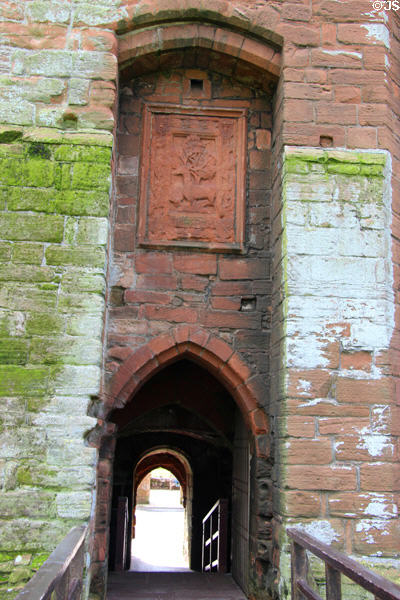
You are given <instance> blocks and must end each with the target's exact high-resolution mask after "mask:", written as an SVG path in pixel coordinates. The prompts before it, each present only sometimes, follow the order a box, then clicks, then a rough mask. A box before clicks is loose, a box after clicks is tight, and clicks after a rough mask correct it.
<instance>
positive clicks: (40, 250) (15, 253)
mask: <svg viewBox="0 0 400 600" xmlns="http://www.w3.org/2000/svg"><path fill="white" fill-rule="evenodd" d="M43 256H44V246H43V244H35V243H32V242H31V243H24V242H20V243H19V242H17V243H14V244H13V245H12V258H13V263H26V264H29V265H34V264H39V265H40V264H41V263H42V260H43Z"/></svg>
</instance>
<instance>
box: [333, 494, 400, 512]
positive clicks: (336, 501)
mask: <svg viewBox="0 0 400 600" xmlns="http://www.w3.org/2000/svg"><path fill="white" fill-rule="evenodd" d="M378 501H379V505H380V506H381V507H382V509H383V511H384V513H385V516H387V517H389V516H391V515H392V514H393V512H394V511H395V510H396V508H395V503H394V502H395V499H394V495H393V494H379V500H378ZM376 502H377V498H376V495H375V494H366V493H363V494H360V492H341V493H338V494H330V495H329V498H328V506H329V514H331V515H332V516H333V517H346V518H357V517H361V516H363V517H366V518H368V517H369V516H371V513H369V511H368V507H369V506H371V503H372V506H376ZM374 516H375V515H374Z"/></svg>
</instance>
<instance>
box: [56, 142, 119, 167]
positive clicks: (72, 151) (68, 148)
mask: <svg viewBox="0 0 400 600" xmlns="http://www.w3.org/2000/svg"><path fill="white" fill-rule="evenodd" d="M54 158H55V159H56V160H58V161H67V162H68V161H73V162H76V161H79V162H104V163H107V165H109V164H110V161H111V149H110V148H104V147H96V146H93V147H91V146H79V145H76V146H75V145H68V144H64V145H62V146H58V147H57V148H56V149H55V152H54Z"/></svg>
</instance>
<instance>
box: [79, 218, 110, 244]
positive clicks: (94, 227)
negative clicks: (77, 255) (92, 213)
mask: <svg viewBox="0 0 400 600" xmlns="http://www.w3.org/2000/svg"><path fill="white" fill-rule="evenodd" d="M107 236H108V220H107V219H100V218H90V217H88V218H81V219H79V224H78V232H77V234H76V243H77V244H84V245H85V244H94V245H96V246H97V245H99V246H101V245H105V244H106V243H107Z"/></svg>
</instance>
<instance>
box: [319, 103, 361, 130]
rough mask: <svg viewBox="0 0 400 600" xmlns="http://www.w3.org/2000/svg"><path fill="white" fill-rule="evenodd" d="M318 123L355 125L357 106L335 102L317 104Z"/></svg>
mask: <svg viewBox="0 0 400 600" xmlns="http://www.w3.org/2000/svg"><path fill="white" fill-rule="evenodd" d="M317 122H318V123H332V124H335V125H338V124H339V125H355V124H356V123H357V109H356V106H354V105H352V104H339V103H334V102H319V103H318V104H317Z"/></svg>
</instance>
